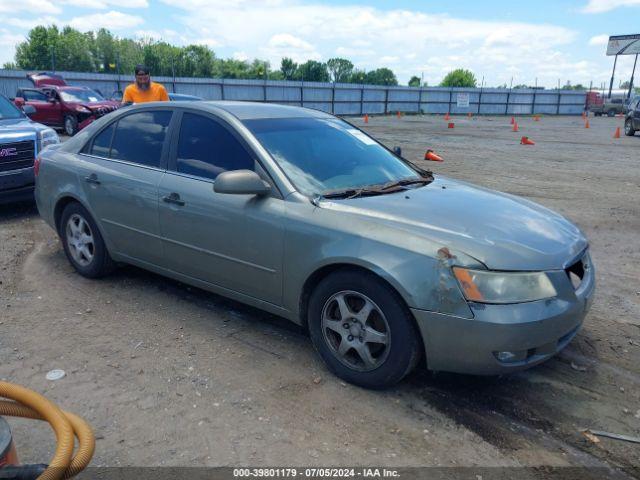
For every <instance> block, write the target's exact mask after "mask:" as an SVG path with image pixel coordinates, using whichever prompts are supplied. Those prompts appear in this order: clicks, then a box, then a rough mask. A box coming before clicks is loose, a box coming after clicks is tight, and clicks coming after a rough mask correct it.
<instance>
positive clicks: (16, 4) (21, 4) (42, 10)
mask: <svg viewBox="0 0 640 480" xmlns="http://www.w3.org/2000/svg"><path fill="white" fill-rule="evenodd" d="M54 3H55V2H53V1H52V0H18V1H15V0H0V13H9V14H11V15H15V14H16V13H22V12H28V13H36V14H38V15H43V14H44V15H47V14H56V13H60V12H61V11H62V10H61V9H60V7H58V6H56V5H55V4H54Z"/></svg>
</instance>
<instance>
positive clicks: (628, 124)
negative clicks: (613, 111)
mask: <svg viewBox="0 0 640 480" xmlns="http://www.w3.org/2000/svg"><path fill="white" fill-rule="evenodd" d="M635 133H636V131H635V129H634V128H633V120H631V119H630V118H627V119H626V120H625V122H624V134H625V135H627V136H629V137H633V136H634V135H635Z"/></svg>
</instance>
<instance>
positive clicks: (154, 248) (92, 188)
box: [80, 109, 173, 265]
mask: <svg viewBox="0 0 640 480" xmlns="http://www.w3.org/2000/svg"><path fill="white" fill-rule="evenodd" d="M172 114H173V113H172V111H171V110H166V109H151V110H145V111H143V112H135V113H131V114H129V115H126V116H123V117H120V118H119V120H117V121H116V122H112V123H111V124H109V125H108V126H106V127H105V128H103V129H102V130H101V131H100V132H99V133H98V134H97V135H96V136H95V137H94V138H93V140H92V142H91V143H90V144H89V145H88V147H87V149H86V153H84V156H85V159H86V161H85V162H84V163H83V168H82V172H81V173H80V175H81V178H80V180H81V181H82V182H83V184H84V187H85V192H86V193H87V197H88V198H89V201H90V205H91V208H92V210H93V213H94V215H95V216H96V217H97V219H98V220H99V222H100V224H101V225H102V227H103V228H104V230H105V233H106V234H107V235H108V237H109V239H110V240H111V242H112V245H113V247H112V248H114V250H115V252H116V253H117V254H119V255H122V256H125V257H127V258H128V259H133V260H138V261H139V262H145V263H147V264H152V265H161V264H162V242H161V240H160V227H159V223H158V185H159V183H160V179H161V178H162V176H163V175H164V171H165V169H166V156H167V152H168V143H169V141H168V139H169V136H168V133H167V132H168V131H169V125H170V123H171V118H172Z"/></svg>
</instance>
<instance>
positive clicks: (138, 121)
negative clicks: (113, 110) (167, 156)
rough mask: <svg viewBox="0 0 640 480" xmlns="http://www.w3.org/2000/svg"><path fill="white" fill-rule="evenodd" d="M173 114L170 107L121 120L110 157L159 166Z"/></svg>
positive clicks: (135, 114) (134, 114)
mask: <svg viewBox="0 0 640 480" xmlns="http://www.w3.org/2000/svg"><path fill="white" fill-rule="evenodd" d="M171 114H172V112H170V111H167V110H152V111H149V112H140V113H133V114H131V115H127V116H126V117H123V118H121V119H120V120H118V124H117V126H116V131H115V134H114V136H113V142H112V143H111V158H117V159H118V160H126V161H128V162H133V163H139V164H140V165H146V166H149V167H159V166H160V161H161V157H162V146H163V144H164V140H165V137H166V134H167V129H168V128H169V122H170V121H171Z"/></svg>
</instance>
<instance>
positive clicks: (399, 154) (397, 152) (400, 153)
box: [393, 147, 402, 157]
mask: <svg viewBox="0 0 640 480" xmlns="http://www.w3.org/2000/svg"><path fill="white" fill-rule="evenodd" d="M393 153H395V154H396V155H398V156H399V157H401V156H402V149H401V148H400V147H393Z"/></svg>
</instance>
